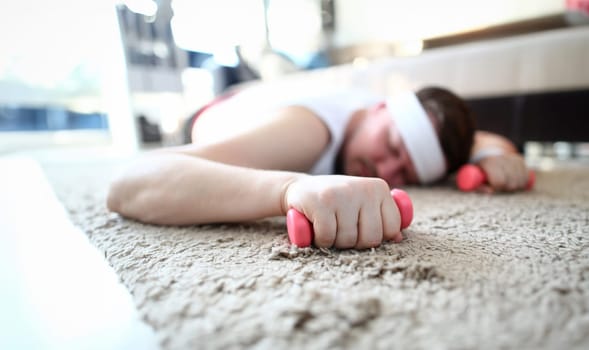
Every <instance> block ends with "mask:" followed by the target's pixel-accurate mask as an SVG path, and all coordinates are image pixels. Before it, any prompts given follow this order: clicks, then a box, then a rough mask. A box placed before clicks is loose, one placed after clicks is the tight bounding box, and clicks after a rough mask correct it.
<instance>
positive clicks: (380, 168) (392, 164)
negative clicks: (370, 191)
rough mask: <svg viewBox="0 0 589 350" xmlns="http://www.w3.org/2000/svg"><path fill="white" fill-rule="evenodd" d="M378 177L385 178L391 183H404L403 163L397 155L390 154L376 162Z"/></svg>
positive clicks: (396, 184) (395, 184) (397, 184)
mask: <svg viewBox="0 0 589 350" xmlns="http://www.w3.org/2000/svg"><path fill="white" fill-rule="evenodd" d="M375 168H376V173H377V175H378V177H380V178H382V179H384V180H385V181H386V182H387V183H388V184H389V185H394V186H399V185H404V184H405V180H404V178H403V174H402V170H403V163H402V162H401V160H400V159H399V158H397V157H393V156H389V157H386V158H382V159H380V160H379V161H378V162H376V164H375Z"/></svg>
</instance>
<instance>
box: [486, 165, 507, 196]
mask: <svg viewBox="0 0 589 350" xmlns="http://www.w3.org/2000/svg"><path fill="white" fill-rule="evenodd" d="M487 178H488V180H487V182H488V183H489V186H491V187H492V188H493V190H495V191H503V190H504V189H505V182H506V174H505V169H504V168H503V165H500V164H497V165H496V166H495V167H493V168H491V169H489V170H488V172H487Z"/></svg>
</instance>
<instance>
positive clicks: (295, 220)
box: [286, 189, 413, 248]
mask: <svg viewBox="0 0 589 350" xmlns="http://www.w3.org/2000/svg"><path fill="white" fill-rule="evenodd" d="M391 196H392V197H393V200H394V201H395V203H396V204H397V208H399V213H400V215H401V229H404V228H406V227H408V226H409V225H410V224H411V221H413V203H412V202H411V198H409V195H408V194H407V193H406V192H405V191H403V190H399V189H393V190H392V191H391ZM286 227H287V230H288V238H289V239H290V242H291V243H292V244H295V245H297V246H298V247H301V248H304V247H308V246H310V245H311V243H312V242H313V225H312V224H311V222H310V221H309V220H307V218H306V217H305V215H303V214H302V213H300V212H299V211H297V210H296V209H289V210H288V212H287V213H286Z"/></svg>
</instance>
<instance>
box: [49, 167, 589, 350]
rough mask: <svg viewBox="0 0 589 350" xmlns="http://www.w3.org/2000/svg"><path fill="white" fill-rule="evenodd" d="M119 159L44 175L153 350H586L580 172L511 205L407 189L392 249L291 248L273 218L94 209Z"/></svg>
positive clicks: (511, 198)
mask: <svg viewBox="0 0 589 350" xmlns="http://www.w3.org/2000/svg"><path fill="white" fill-rule="evenodd" d="M122 163H124V162H121V161H117V162H112V161H106V160H102V161H90V160H88V161H85V162H81V163H77V164H71V163H67V162H52V163H46V164H43V166H44V169H45V171H46V174H47V176H48V178H49V180H50V182H51V183H52V185H53V187H54V189H55V191H56V193H57V195H58V197H59V198H60V200H61V201H62V202H63V204H64V205H65V207H66V208H67V210H68V211H69V213H70V215H71V219H72V220H73V222H74V223H75V224H76V225H78V226H79V227H80V228H81V229H82V230H83V231H84V232H86V234H87V235H88V237H89V238H90V240H91V242H92V243H93V244H94V245H95V246H96V247H97V248H98V249H99V250H100V251H102V252H103V253H104V256H105V257H106V258H107V260H108V262H109V263H110V264H111V265H112V267H113V268H114V269H115V271H116V272H117V273H118V274H119V276H120V279H121V280H122V282H123V283H124V285H125V286H126V287H127V288H128V289H129V291H130V292H131V294H132V295H133V297H134V301H135V303H136V306H137V309H138V310H139V313H140V314H141V316H142V317H143V319H144V321H145V322H146V323H148V324H149V325H150V326H151V327H153V329H154V331H155V333H156V335H157V337H158V339H159V341H160V345H161V347H162V348H163V349H242V348H253V349H301V348H304V349H327V348H330V349H340V348H342V349H344V348H349V349H393V348H398V349H588V348H589V167H587V166H584V167H583V166H577V167H572V168H567V167H565V168H560V169H556V170H552V171H539V172H538V174H537V186H536V188H535V190H534V191H532V192H530V193H520V194H516V195H493V196H488V195H480V194H464V193H460V192H458V191H456V190H454V189H453V188H452V187H451V186H450V184H447V185H446V186H438V187H434V188H407V191H408V193H409V194H410V196H411V197H412V199H413V201H414V205H415V211H416V215H415V220H414V223H413V224H412V225H411V226H410V228H409V229H407V230H406V232H405V235H406V238H405V240H404V241H403V243H401V244H392V243H391V244H384V245H382V246H381V247H379V248H377V249H373V250H368V251H339V250H323V249H315V248H306V249H297V248H293V247H291V246H289V244H288V241H287V237H286V231H285V225H284V220H283V219H282V218H274V219H268V220H264V221H260V222H255V223H244V224H240V225H205V226H192V227H158V226H150V225H144V224H141V223H137V222H134V221H130V220H126V219H123V218H121V217H119V216H118V215H116V214H112V213H109V212H108V211H107V210H106V209H105V194H106V188H107V184H108V182H109V179H110V178H111V177H112V175H113V174H114V173H115V172H116V171H117V170H118V167H119V166H120V165H121V164H122ZM244 205H247V203H244Z"/></svg>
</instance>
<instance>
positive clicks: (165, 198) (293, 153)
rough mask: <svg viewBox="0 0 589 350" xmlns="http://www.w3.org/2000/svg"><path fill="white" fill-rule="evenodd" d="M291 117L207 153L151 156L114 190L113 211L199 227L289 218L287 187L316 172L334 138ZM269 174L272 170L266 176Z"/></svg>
mask: <svg viewBox="0 0 589 350" xmlns="http://www.w3.org/2000/svg"><path fill="white" fill-rule="evenodd" d="M305 112H306V111H302V110H300V109H297V108H291V109H288V110H285V111H284V112H283V115H280V116H278V117H277V118H276V119H275V120H274V121H273V122H271V123H268V124H266V125H264V126H262V127H260V128H258V129H256V130H252V131H250V132H247V133H244V134H242V135H238V136H236V137H233V138H232V139H228V140H224V141H222V142H218V143H216V144H212V145H207V146H196V145H187V146H180V147H172V148H165V149H162V150H160V151H155V152H151V153H149V154H146V155H145V156H143V157H141V158H140V159H139V160H138V161H137V162H135V163H134V164H132V165H131V166H130V167H128V169H127V170H126V172H125V173H123V174H122V175H121V176H120V177H119V178H118V179H116V180H115V181H114V182H113V183H112V185H111V188H110V191H109V196H108V200H107V205H108V208H109V209H110V210H112V211H115V212H118V213H120V214H122V215H124V216H126V217H130V218H134V219H137V220H139V221H144V222H149V223H156V224H172V225H183V224H198V223H209V222H228V221H242V220H250V219H259V218H262V217H267V216H273V215H280V214H283V209H282V208H281V198H282V196H283V195H284V191H285V187H286V186H287V185H288V183H290V182H292V181H293V180H294V179H295V178H297V177H299V176H302V175H303V174H300V173H295V172H286V171H276V169H285V170H292V171H304V170H307V169H308V168H309V167H310V164H312V163H313V162H314V161H315V159H316V158H317V157H318V156H319V154H320V153H321V151H322V149H323V148H324V147H325V146H326V145H327V142H328V134H327V130H326V128H325V127H324V126H323V124H321V122H320V121H319V120H318V119H317V118H316V117H314V116H313V115H310V114H309V112H307V113H305ZM263 169H268V170H263Z"/></svg>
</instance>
